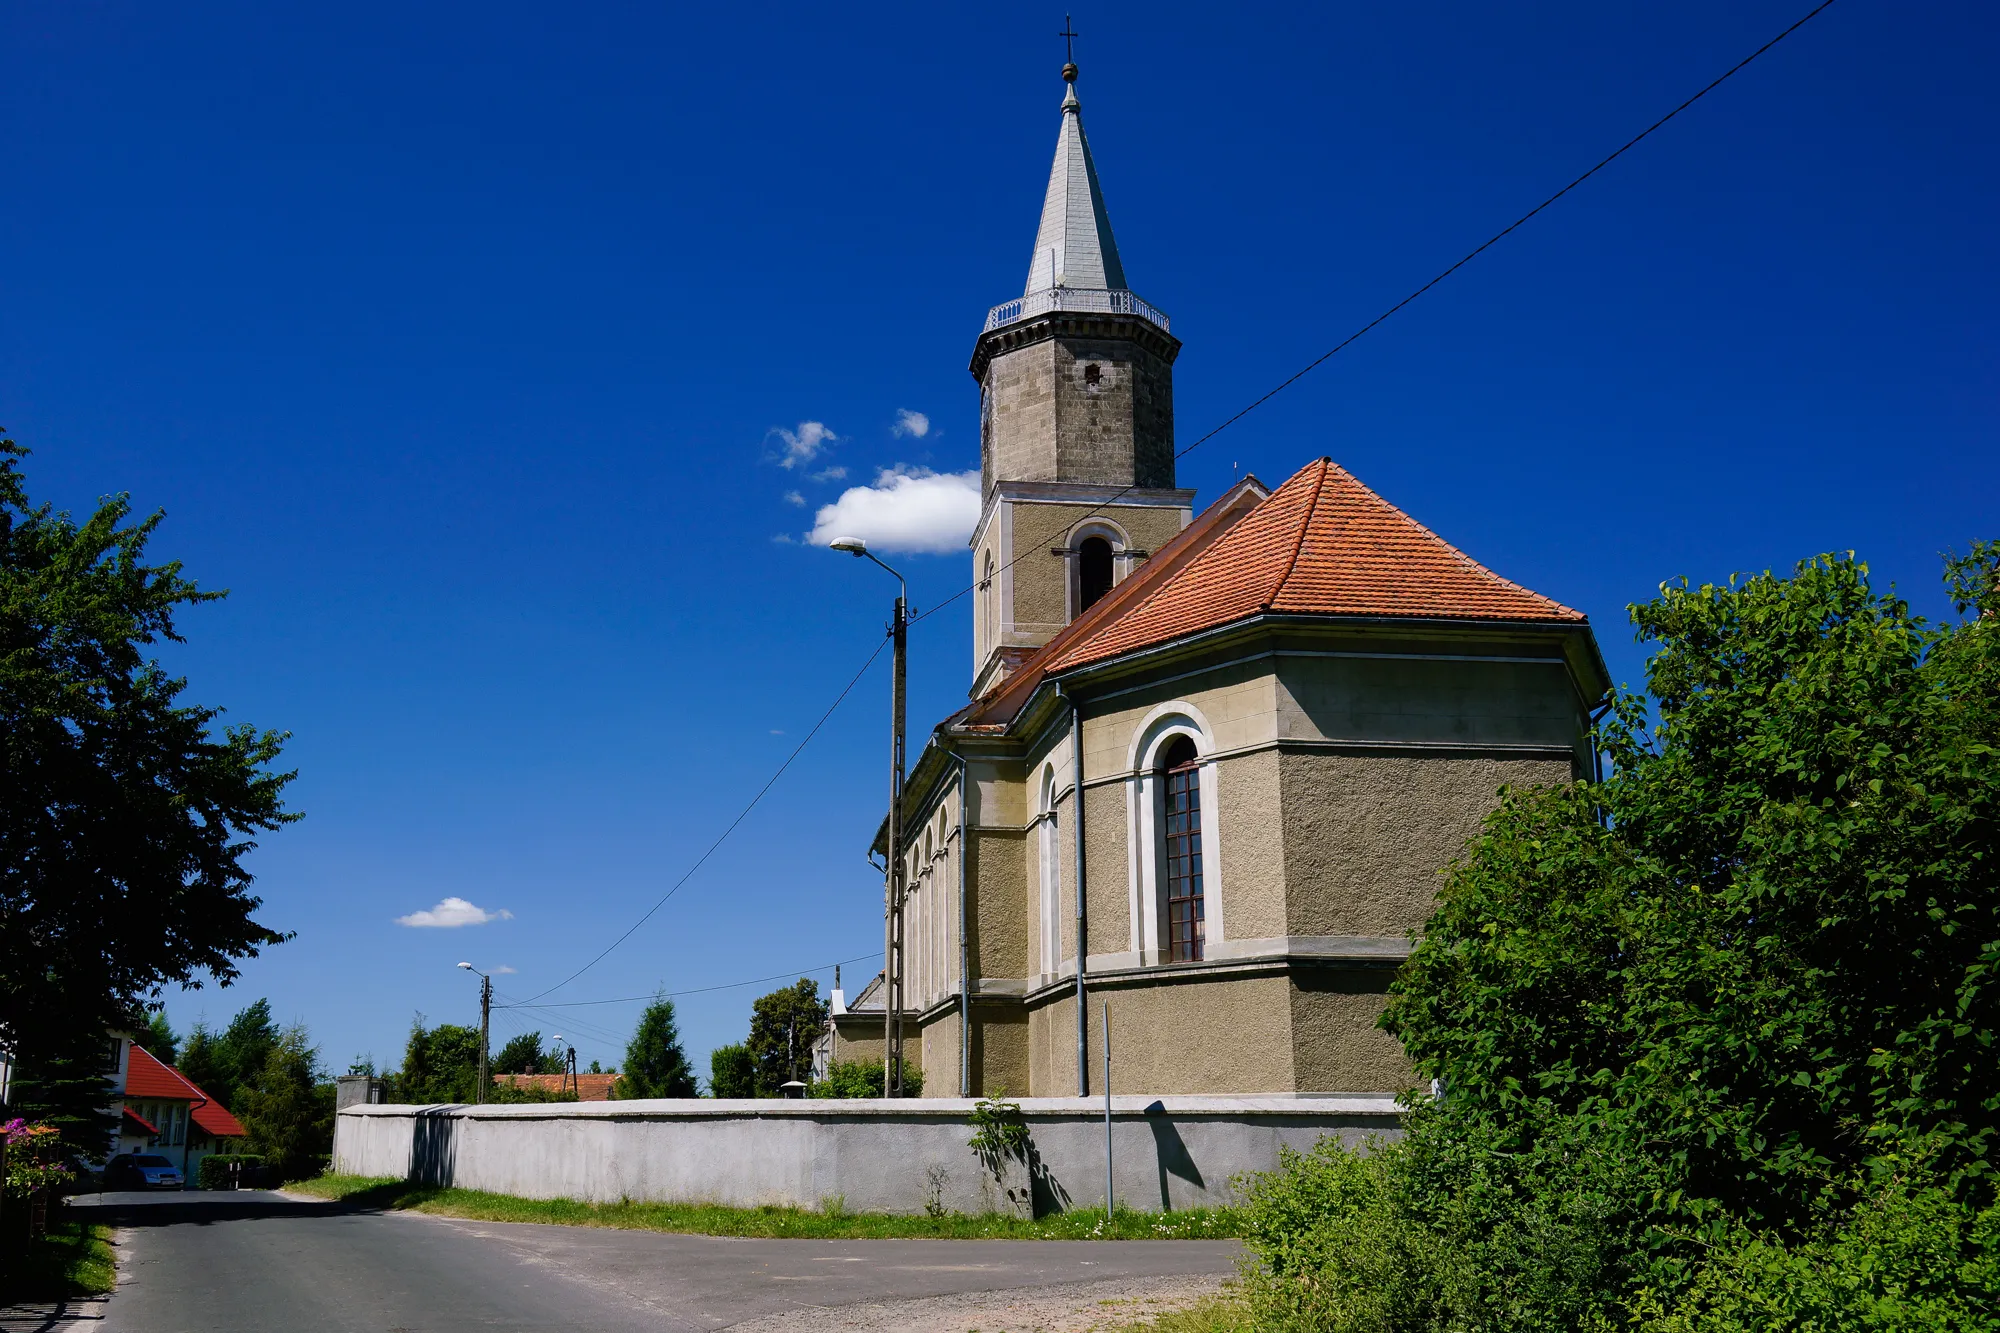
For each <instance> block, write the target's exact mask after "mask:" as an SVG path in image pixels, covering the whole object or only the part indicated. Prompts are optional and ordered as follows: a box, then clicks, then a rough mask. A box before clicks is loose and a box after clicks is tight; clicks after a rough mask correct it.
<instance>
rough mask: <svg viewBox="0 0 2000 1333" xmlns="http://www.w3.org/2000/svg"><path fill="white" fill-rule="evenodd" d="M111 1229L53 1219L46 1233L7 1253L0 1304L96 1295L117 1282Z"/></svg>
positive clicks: (0, 1276)
mask: <svg viewBox="0 0 2000 1333" xmlns="http://www.w3.org/2000/svg"><path fill="white" fill-rule="evenodd" d="M117 1276H118V1273H117V1260H116V1258H115V1256H114V1255H113V1254H112V1252H111V1228H110V1227H106V1226H92V1225H89V1224H87V1223H83V1222H54V1223H51V1224H50V1226H49V1234H48V1235H47V1236H46V1237H44V1238H43V1239H41V1240H38V1241H36V1242H34V1243H33V1244H31V1245H29V1246H27V1248H25V1249H24V1250H21V1251H20V1252H18V1253H16V1254H14V1255H11V1256H9V1259H8V1262H7V1264H6V1266H5V1268H4V1270H0V1305H6V1304H10V1303H12V1302H14V1301H52V1300H60V1299H61V1298H62V1297H65V1296H96V1295H99V1294H100V1293H103V1292H107V1291H109V1290H111V1286H112V1284H113V1283H114V1282H115V1281H117Z"/></svg>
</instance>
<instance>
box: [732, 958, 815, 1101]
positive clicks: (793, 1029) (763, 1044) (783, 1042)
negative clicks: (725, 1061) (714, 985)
mask: <svg viewBox="0 0 2000 1333" xmlns="http://www.w3.org/2000/svg"><path fill="white" fill-rule="evenodd" d="M826 1016H827V1004H826V1001H824V1000H822V999H820V997H819V983H818V982H817V981H813V980H810V979H809V978H806V977H800V978H799V979H798V982H797V984H795V985H791V986H786V987H784V988H783V989H782V990H774V991H772V992H771V993H770V994H769V995H766V996H763V997H762V998H760V999H759V1000H757V1001H756V1003H754V1004H752V1005H751V1006H750V1040H749V1043H748V1045H749V1048H750V1060H751V1063H752V1064H753V1065H755V1066H756V1071H757V1073H756V1079H757V1095H758V1096H760V1097H774V1096H776V1095H777V1092H778V1089H779V1088H780V1087H782V1086H783V1085H784V1084H786V1083H789V1082H792V1081H794V1080H796V1081H798V1082H801V1083H803V1082H805V1081H806V1080H808V1079H810V1078H811V1077H812V1052H813V1044H814V1043H815V1042H817V1041H818V1040H819V1034H820V1029H821V1028H822V1027H824V1026H826Z"/></svg>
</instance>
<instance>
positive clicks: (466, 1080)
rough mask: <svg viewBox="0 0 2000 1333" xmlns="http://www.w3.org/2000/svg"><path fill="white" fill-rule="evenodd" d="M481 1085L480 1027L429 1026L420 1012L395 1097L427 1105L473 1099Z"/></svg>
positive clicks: (412, 1031)
mask: <svg viewBox="0 0 2000 1333" xmlns="http://www.w3.org/2000/svg"><path fill="white" fill-rule="evenodd" d="M478 1086H479V1029H478V1028H472V1027H461V1026H459V1025H458V1024H455V1023H440V1024H438V1025H437V1026H436V1027H434V1028H426V1027H425V1026H424V1019H423V1015H422V1014H419V1015H417V1019H416V1021H415V1022H414V1023H412V1024H411V1025H410V1041H409V1045H408V1046H406V1047H405V1048H404V1051H403V1068H402V1070H401V1072H400V1073H398V1074H397V1075H396V1079H395V1099H396V1100H397V1101H400V1102H413V1103H417V1104H423V1105H435V1104H441V1103H447V1102H470V1101H472V1100H473V1092H474V1090H475V1089H476V1088H477V1087H478Z"/></svg>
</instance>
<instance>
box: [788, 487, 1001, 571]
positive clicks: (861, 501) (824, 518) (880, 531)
mask: <svg viewBox="0 0 2000 1333" xmlns="http://www.w3.org/2000/svg"><path fill="white" fill-rule="evenodd" d="M978 522H979V474H978V473H977V472H932V471H930V470H929V469H927V468H906V467H901V466H898V467H893V468H888V469H885V470H884V471H882V472H881V473H879V474H878V475H877V476H876V478H875V484H874V485H873V486H854V487H850V488H849V489H848V490H846V491H844V492H842V493H841V496H840V498H839V499H838V500H835V501H834V502H833V503H832V504H830V505H823V506H821V508H820V511H819V512H818V513H817V514H815V515H813V530H812V532H811V534H810V535H808V536H807V538H806V540H807V541H809V542H811V543H812V544H813V545H814V546H825V545H827V544H829V543H830V542H832V541H833V540H834V539H835V538H837V537H859V538H861V539H862V540H863V541H865V542H867V543H868V545H869V546H871V547H873V548H874V549H876V550H878V551H931V552H937V553H944V552H949V551H961V550H964V549H965V543H966V542H967V541H968V540H970V539H971V537H972V529H973V527H974V525H976V524H977V523H978Z"/></svg>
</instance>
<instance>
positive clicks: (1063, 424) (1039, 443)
mask: <svg viewBox="0 0 2000 1333" xmlns="http://www.w3.org/2000/svg"><path fill="white" fill-rule="evenodd" d="M1076 76H1077V68H1076V66H1075V64H1073V63H1072V64H1067V65H1064V66H1063V80H1064V82H1065V83H1066V84H1067V85H1068V86H1067V88H1066V90H1065V95H1064V97H1063V102H1062V125H1061V128H1060V129H1059V130H1058V132H1057V137H1056V156H1055V163H1054V165H1053V166H1052V167H1051V168H1050V170H1049V186H1048V191H1047V193H1046V194H1045V195H1044V196H1043V200H1042V220H1041V226H1040V227H1039V228H1038V229H1037V231H1036V233H1035V248H1034V253H1033V254H1032V255H1031V256H1030V258H1029V261H1028V283H1027V288H1026V290H1025V291H1024V292H1023V293H1022V295H1021V296H1019V297H1017V298H1016V299H1014V300H1012V301H1007V302H1003V303H1002V304H1000V305H997V306H995V307H993V309H992V310H991V311H990V312H989V313H988V314H987V316H986V327H985V329H984V331H982V332H981V334H980V335H979V341H978V343H977V344H976V345H975V346H974V348H973V352H972V366H971V369H972V375H973V378H974V379H976V380H978V381H979V391H980V412H979V462H980V478H981V493H982V498H983V507H982V510H981V514H980V520H979V527H978V529H977V530H976V531H975V532H974V534H973V538H972V548H973V573H974V576H975V578H976V580H977V583H978V600H977V602H976V604H975V607H976V609H975V612H974V618H973V686H972V693H973V695H974V696H975V697H977V696H979V695H981V694H984V693H986V692H987V691H988V690H990V689H991V688H992V687H993V686H994V685H996V684H998V683H999V682H1000V681H1001V680H1003V679H1004V678H1005V677H1006V675H1007V673H1008V672H1009V671H1010V670H1011V669H1012V668H1013V666H1014V665H1015V664H1017V663H1018V662H1020V661H1021V660H1022V659H1023V658H1025V657H1026V656H1027V655H1028V654H1029V653H1031V652H1032V651H1033V650H1034V649H1036V648H1038V647H1040V646H1041V645H1042V644H1044V643H1046V642H1048V640H1049V639H1050V638H1052V637H1053V636H1054V635H1055V634H1056V633H1057V632H1058V631H1059V630H1061V629H1062V628H1063V626H1065V625H1067V624H1068V623H1069V622H1070V621H1071V620H1073V619H1075V618H1076V617H1077V616H1078V615H1081V614H1082V613H1083V612H1084V611H1086V610H1088V609H1089V607H1090V606H1091V605H1093V604H1094V603H1095V602H1096V601H1097V600H1098V598H1100V597H1102V596H1103V595H1104V594H1105V593H1106V592H1108V591H1109V590H1110V589H1111V588H1112V587H1113V586H1115V585H1116V584H1117V583H1118V582H1119V581H1120V580H1122V579H1123V578H1124V577H1125V575H1126V574H1127V573H1129V572H1130V571H1131V570H1132V569H1133V568H1135V567H1136V566H1137V564H1138V563H1139V562H1140V561H1142V560H1144V559H1145V558H1146V557H1147V555H1148V554H1150V553H1151V551H1152V550H1154V549H1156V548H1157V547H1158V546H1159V545H1160V544H1161V543H1163V542H1165V541H1166V540H1167V539H1168V538H1169V537H1172V536H1173V535H1174V534H1175V533H1177V532H1179V531H1180V530H1181V528H1183V527H1185V526H1186V525H1187V523H1188V521H1189V519H1190V517H1191V516H1192V510H1191V504H1192V501H1193V498H1194V493H1193V492H1192V491H1182V490H1177V489H1175V487H1174V372H1173V366H1174V358H1175V357H1176V356H1177V355H1179V353H1180V349H1181V345H1180V342H1179V340H1177V339H1176V338H1175V337H1174V336H1173V334H1172V333H1171V332H1170V331H1169V327H1168V321H1167V317H1166V316H1165V315H1164V314H1162V313H1161V312H1160V311H1158V310H1156V309H1155V308H1153V307H1152V306H1150V305H1148V304H1147V303H1146V302H1144V301H1142V300H1140V299H1139V297H1138V296H1136V295H1134V294H1133V292H1132V290H1131V288H1130V287H1128V286H1127V285H1126V280H1125V267H1124V265H1123V264H1122V263H1121V262H1120V261H1119V258H1118V245H1117V242H1116V241H1114V240H1113V239H1112V235H1111V219H1110V216H1109V214H1107V213H1106V211H1105V207H1104V192H1103V189H1102V187H1101V186H1100V185H1099V184H1098V179H1097V164H1096V162H1095V161H1094V160H1093V159H1092V157H1091V153H1090V142H1089V140H1087V139H1086V138H1085V137H1084V133H1083V105H1082V103H1081V102H1079V101H1078V100H1077V96H1076Z"/></svg>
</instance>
